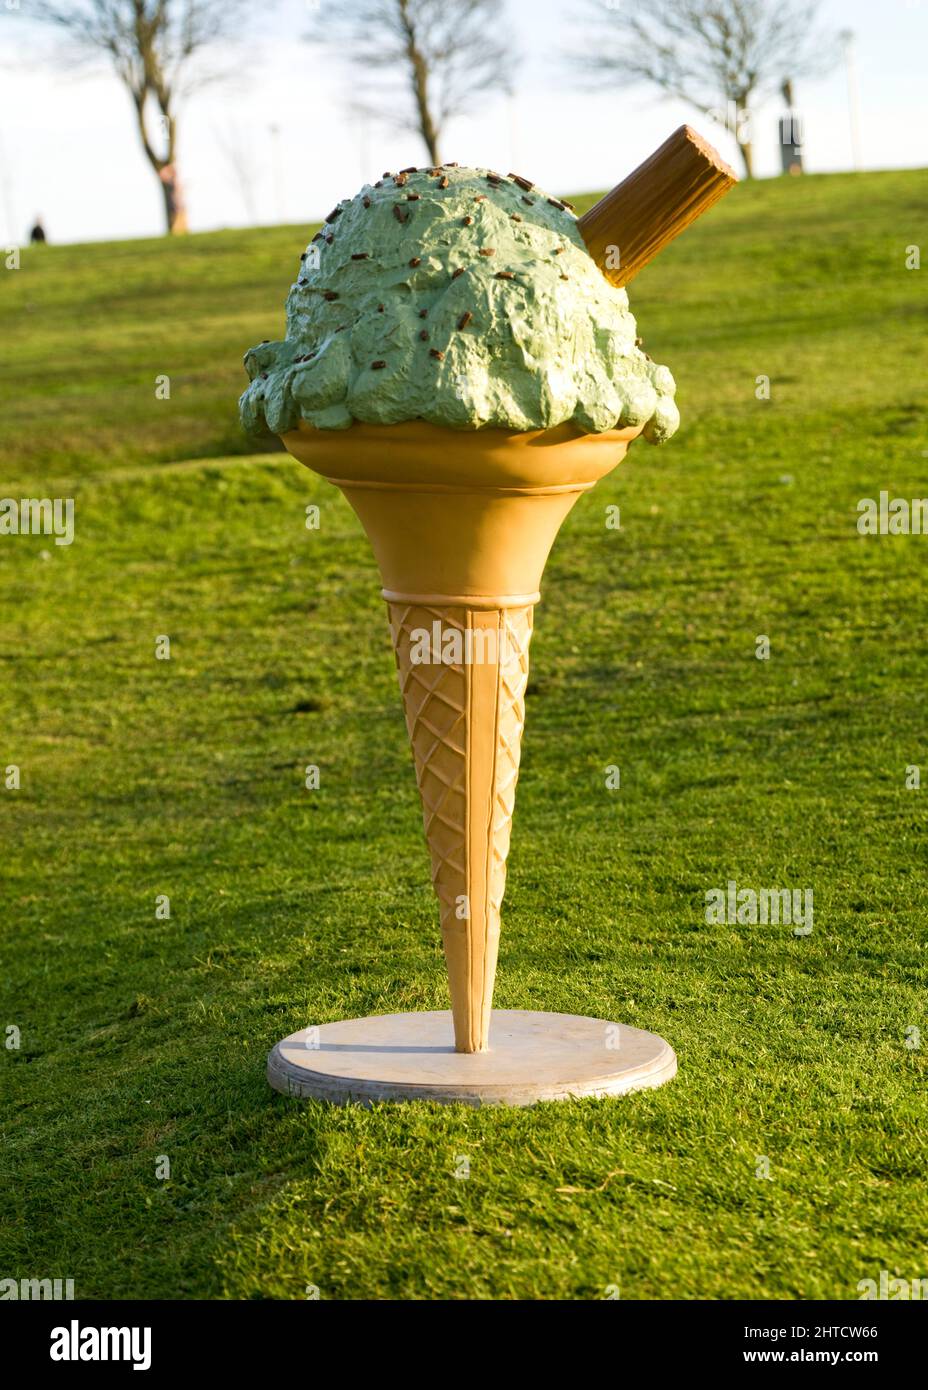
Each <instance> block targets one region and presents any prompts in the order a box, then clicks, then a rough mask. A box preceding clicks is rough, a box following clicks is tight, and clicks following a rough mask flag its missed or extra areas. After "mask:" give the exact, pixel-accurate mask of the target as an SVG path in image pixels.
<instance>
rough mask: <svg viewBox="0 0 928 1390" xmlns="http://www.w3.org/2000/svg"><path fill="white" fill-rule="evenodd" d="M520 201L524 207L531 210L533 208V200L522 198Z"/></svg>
mask: <svg viewBox="0 0 928 1390" xmlns="http://www.w3.org/2000/svg"><path fill="white" fill-rule="evenodd" d="M522 201H523V203H524V204H525V206H526V207H528V208H533V207H534V206H535V199H534V198H526V197H524V196H523V198H522Z"/></svg>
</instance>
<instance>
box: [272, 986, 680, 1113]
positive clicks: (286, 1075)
mask: <svg viewBox="0 0 928 1390" xmlns="http://www.w3.org/2000/svg"><path fill="white" fill-rule="evenodd" d="M453 1037H454V1034H453V1030H452V1024H451V1014H450V1013H448V1012H441V1013H439V1012H432V1013H412V1014H376V1015H374V1016H373V1017H371V1018H356V1019H345V1020H343V1021H342V1022H340V1023H324V1024H322V1025H321V1026H320V1027H318V1028H303V1029H301V1030H300V1032H299V1033H291V1035H290V1037H289V1038H284V1039H283V1041H282V1042H279V1043H278V1044H277V1046H276V1047H275V1048H274V1049H273V1051H272V1052H271V1053H270V1055H269V1056H268V1060H267V1079H268V1081H269V1082H270V1083H271V1085H272V1086H273V1087H274V1088H275V1090H278V1091H283V1093H284V1095H289V1096H302V1097H313V1098H314V1099H317V1100H328V1101H332V1102H333V1103H335V1104H338V1105H341V1104H345V1103H346V1102H348V1101H356V1102H360V1103H361V1104H362V1105H370V1104H372V1103H374V1102H375V1101H385V1100H432V1101H443V1102H445V1103H448V1104H450V1103H452V1102H455V1101H458V1102H462V1103H463V1104H465V1105H534V1104H535V1103H536V1101H540V1100H569V1099H571V1098H572V1097H577V1096H620V1095H624V1094H625V1092H627V1091H638V1090H641V1089H643V1088H644V1087H648V1086H661V1085H662V1084H663V1083H664V1082H665V1081H669V1080H670V1078H671V1077H672V1076H673V1075H674V1073H675V1072H676V1070H677V1059H676V1056H675V1054H674V1051H673V1048H672V1047H671V1046H670V1045H669V1043H666V1042H665V1041H664V1039H663V1038H659V1037H658V1036H657V1034H656V1033H646V1032H644V1031H643V1029H641V1028H628V1027H626V1026H625V1024H623V1023H607V1022H606V1021H605V1020H603V1019H601V1018H578V1017H577V1016H576V1015H574V1014H546V1013H534V1012H529V1011H528V1010H522V1009H496V1010H494V1012H493V1015H492V1019H491V1024H490V1050H489V1052H455V1050H454V1042H453Z"/></svg>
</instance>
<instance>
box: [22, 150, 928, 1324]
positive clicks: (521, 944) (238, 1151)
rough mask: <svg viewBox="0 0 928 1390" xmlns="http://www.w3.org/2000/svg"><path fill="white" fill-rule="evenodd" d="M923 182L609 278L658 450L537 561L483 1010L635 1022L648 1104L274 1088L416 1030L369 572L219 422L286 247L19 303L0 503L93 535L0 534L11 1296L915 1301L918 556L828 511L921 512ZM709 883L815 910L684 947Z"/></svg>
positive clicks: (36, 264) (832, 189)
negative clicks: (163, 1171) (802, 900)
mask: <svg viewBox="0 0 928 1390" xmlns="http://www.w3.org/2000/svg"><path fill="white" fill-rule="evenodd" d="M923 184H924V174H923V172H917V171H916V172H908V173H887V174H876V175H861V176H834V177H829V178H824V177H822V178H803V179H801V180H789V181H782V182H775V183H774V182H768V183H763V184H757V185H756V186H753V187H742V188H739V189H738V190H737V191H736V192H735V193H734V194H733V195H732V196H731V197H730V198H729V199H728V200H727V201H726V202H725V203H724V204H722V205H721V206H720V207H719V208H718V209H717V210H715V211H714V212H713V213H712V214H711V216H710V217H708V218H706V219H705V222H704V223H701V224H700V225H699V226H698V227H695V228H694V229H693V230H692V231H691V232H690V233H688V234H687V235H686V236H685V237H684V238H682V239H681V240H680V242H679V243H677V244H676V245H675V246H674V247H672V248H671V249H670V250H668V251H667V252H666V253H665V254H664V255H663V256H662V257H661V259H660V261H659V262H658V263H656V264H655V265H654V266H653V267H651V268H650V269H649V270H648V271H647V272H646V273H645V274H644V275H643V276H642V277H641V279H640V281H639V282H638V283H636V284H635V286H633V292H632V299H633V306H634V308H635V311H636V313H637V316H638V320H639V327H640V331H641V332H642V334H643V336H644V338H645V343H646V346H647V348H648V350H649V351H650V352H651V353H652V355H653V356H655V357H656V358H657V359H658V360H660V361H664V362H668V363H669V364H670V365H671V367H672V369H673V371H674V374H675V376H676V378H677V381H678V384H679V397H678V399H679V403H680V407H681V411H682V414H683V419H684V426H683V428H682V430H681V432H680V434H679V436H678V437H677V438H676V439H675V440H674V441H673V442H672V443H671V444H670V445H668V446H666V447H664V448H661V449H650V448H648V447H647V446H644V445H640V444H639V445H636V446H635V447H634V448H633V450H632V452H631V454H630V456H629V459H628V461H627V464H626V465H624V466H623V467H622V468H621V469H619V470H618V471H617V473H616V474H613V475H612V476H611V477H610V478H609V479H607V480H606V481H605V482H604V483H603V484H601V485H600V486H599V487H598V488H597V490H596V492H595V493H594V494H593V495H592V496H591V497H588V498H586V499H584V500H583V501H582V502H581V503H580V505H578V507H577V508H576V510H575V511H574V513H573V514H572V515H571V517H570V518H569V519H568V522H567V524H566V525H565V527H564V530H563V532H562V535H561V538H560V540H559V541H558V543H557V545H556V547H555V551H554V554H553V556H552V559H551V561H550V564H549V568H548V571H547V575H546V583H545V590H544V601H543V603H542V605H541V607H540V608H539V610H538V613H537V615H536V618H537V627H536V637H535V641H534V643H533V675H532V684H531V686H530V693H529V697H528V723H527V729H526V736H525V742H524V759H523V771H522V776H521V781H520V788H519V797H518V803H517V811H516V822H515V835H514V839H513V849H512V855H511V861H510V877H509V889H508V894H507V900H506V912H505V926H504V934H503V942H502V951H501V960H500V971H499V978H498V987H497V996H496V1002H497V1004H498V1005H499V1006H501V1007H522V1008H548V1009H554V1010H563V1011H567V1012H576V1013H586V1014H591V1015H598V1016H601V1017H605V1018H619V1019H622V1020H624V1021H625V1022H628V1023H631V1024H635V1025H637V1026H640V1027H647V1028H652V1029H654V1030H656V1031H658V1032H660V1033H662V1034H663V1035H664V1036H666V1037H667V1038H668V1039H669V1040H670V1041H671V1042H672V1044H673V1045H674V1047H675V1048H676V1050H677V1052H678V1055H679V1059H680V1072H679V1074H678V1076H677V1078H676V1079H675V1080H674V1081H673V1082H672V1083H671V1084H670V1085H669V1086H666V1087H664V1088H663V1089H661V1090H658V1091H655V1092H653V1093H642V1094H639V1095H635V1096H631V1097H627V1098H624V1099H621V1100H615V1101H606V1102H576V1103H570V1104H561V1105H547V1106H540V1107H537V1108H536V1109H534V1110H530V1111H513V1112H510V1111H505V1110H485V1111H482V1112H481V1111H471V1110H466V1109H458V1108H445V1109H443V1108H441V1107H429V1106H418V1105H415V1106H407V1107H396V1108H390V1107H385V1108H380V1109H376V1110H373V1111H361V1110H357V1109H326V1108H324V1107H321V1106H317V1105H312V1104H302V1103H298V1102H295V1101H288V1100H286V1099H284V1098H283V1097H281V1096H278V1095H276V1094H274V1093H273V1092H271V1091H270V1090H269V1089H268V1087H267V1085H266V1082H265V1080H264V1058H265V1054H266V1052H267V1051H268V1049H269V1048H270V1046H271V1045H272V1044H273V1043H274V1042H275V1041H276V1040H277V1039H278V1038H279V1037H281V1036H283V1035H284V1034H286V1033H289V1032H291V1031H292V1030H294V1029H296V1028H299V1027H302V1026H304V1025H305V1024H307V1023H309V1022H324V1021H327V1020H330V1019H337V1018H341V1017H346V1016H351V1015H362V1014H365V1013H369V1012H378V1011H392V1010H398V1009H428V1008H436V1007H445V984H444V971H443V964H442V958H441V949H440V940H439V933H438V927H437V920H436V919H437V914H436V910H435V905H434V903H433V900H432V896H431V890H430V888H429V886H428V869H427V858H426V852H425V848H424V844H423V841H422V835H421V821H420V816H419V811H418V804H417V794H416V789H415V780H414V776H413V770H412V764H411V757H410V754H409V751H408V746H407V742H406V735H405V729H404V725H403V717H402V711H401V707H400V701H399V697H398V693H397V690H396V678H395V673H394V669H393V659H392V655H391V651H390V645H389V639H388V634H387V628H386V620H385V614H384V612H383V610H382V604H381V601H380V599H379V598H378V585H377V580H376V575H375V569H374V564H373V560H372V559H371V556H370V554H369V551H368V548H367V545H366V542H365V541H364V540H363V538H362V536H361V534H360V530H359V527H358V525H357V523H356V521H355V520H354V518H353V515H352V514H351V512H350V511H349V509H348V507H347V506H346V504H345V503H344V502H343V501H342V500H341V498H340V497H339V496H338V495H337V494H335V493H334V491H333V490H331V489H330V488H328V487H327V485H326V484H324V483H322V482H321V481H320V480H318V479H316V478H315V477H314V476H313V475H311V474H310V473H308V472H306V471H304V470H302V469H301V468H300V467H299V466H298V465H297V464H295V463H294V462H292V461H291V460H290V459H289V458H288V457H287V456H286V455H283V454H265V455H254V454H253V452H250V451H253V449H254V446H253V445H251V444H249V443H248V442H247V441H246V440H244V439H243V438H242V437H241V436H240V435H239V434H238V427H237V423H236V414H235V400H236V396H237V394H238V391H239V390H240V389H241V386H242V384H243V381H244V377H243V374H242V372H241V369H240V365H239V363H240V355H241V353H242V351H243V350H244V349H245V348H246V347H248V346H249V345H250V344H252V343H253V342H255V341H257V340H258V339H259V338H262V337H274V336H276V335H277V334H278V333H279V331H280V329H281V325H282V305H283V300H284V295H285V290H286V286H287V284H288V283H289V280H290V278H291V275H292V271H293V267H294V265H295V264H296V258H297V256H298V254H299V251H300V249H301V247H302V245H303V244H304V240H305V237H306V233H307V229H306V228H299V229H296V228H279V229H274V230H270V231H255V232H248V233H221V234H215V235H208V236H198V237H190V238H189V239H187V240H185V241H178V242H174V243H167V242H160V241H159V242H135V243H126V244H123V245H118V246H112V245H106V246H88V247H68V248H53V247H52V248H45V249H42V248H39V249H37V250H32V251H28V252H27V253H25V254H24V257H23V263H22V268H21V269H20V270H19V271H18V272H15V273H14V272H6V271H4V272H3V279H2V281H0V287H2V294H3V298H2V300H0V314H2V328H3V332H2V335H0V365H2V372H3V375H2V379H3V381H4V382H6V383H7V384H8V385H7V392H6V396H7V398H6V399H5V401H4V405H3V418H4V437H5V440H6V446H5V458H4V463H3V476H4V482H3V484H2V485H0V493H2V494H3V495H13V496H18V495H21V490H26V489H28V491H29V494H30V495H36V494H45V495H61V494H62V493H63V492H65V490H66V489H67V490H69V491H68V492H67V495H73V496H74V497H75V499H76V526H77V539H76V540H75V543H74V545H73V546H71V547H70V548H64V547H56V546H55V545H54V544H50V543H49V542H48V541H47V540H45V539H43V538H40V537H20V538H8V537H4V538H0V601H2V609H0V768H2V767H5V766H6V765H8V764H12V763H15V764H17V765H19V766H20V768H21V775H22V787H21V789H20V790H18V791H8V790H3V789H0V835H2V844H3V847H4V850H3V856H2V874H3V882H2V888H0V901H2V905H3V934H2V952H0V982H2V983H0V1000H2V1009H0V1025H2V1026H3V1027H4V1028H5V1027H7V1026H8V1025H16V1026H17V1027H18V1028H19V1029H20V1030H21V1047H20V1049H19V1050H18V1051H17V1050H5V1051H4V1052H3V1054H2V1058H0V1066H2V1085H3V1095H4V1100H3V1109H2V1114H3V1133H2V1158H0V1165H2V1168H0V1191H2V1213H3V1219H2V1222H0V1277H3V1278H5V1277H16V1278H19V1277H41V1276H48V1277H52V1276H54V1275H60V1276H62V1277H73V1278H74V1279H75V1283H76V1292H77V1294H78V1296H79V1297H105V1298H124V1297H144V1296H147V1297H155V1298H180V1297H228V1298H302V1297H305V1294H306V1286H307V1285H316V1286H317V1287H318V1288H319V1290H320V1292H321V1295H322V1297H323V1298H347V1299H359V1298H388V1297H401V1298H413V1299H416V1298H466V1297H478V1298H490V1297H496V1298H505V1299H524V1298H529V1299H534V1298H554V1299H573V1298H602V1297H604V1296H605V1291H606V1288H607V1286H609V1285H619V1286H620V1288H621V1294H622V1297H623V1298H626V1299H642V1298H658V1299H666V1298H712V1299H716V1298H735V1297H744V1298H771V1297H787V1298H814V1297H820V1298H839V1299H841V1298H855V1297H856V1296H857V1295H856V1284H857V1281H858V1280H860V1279H862V1278H868V1277H873V1278H878V1277H879V1271H880V1270H881V1269H888V1270H889V1271H890V1272H891V1273H897V1274H900V1275H902V1276H903V1277H907V1278H910V1279H911V1278H920V1277H923V1276H926V1275H928V1267H926V1256H925V1249H924V1230H925V1227H926V1222H928V1189H926V1185H925V1181H924V1173H925V1166H926V1139H925V1134H926V1126H925V1119H926V1103H925V1094H926V1092H925V1047H928V1013H926V993H925V988H926V984H928V970H926V964H925V942H926V930H925V928H926V910H928V890H926V878H925V862H926V848H928V845H926V816H925V811H924V797H925V795H926V794H928V792H926V790H924V789H923V790H922V791H913V790H907V789H906V787H905V769H906V767H907V766H908V765H911V764H916V765H920V766H921V769H922V775H923V776H925V777H928V727H926V723H925V693H924V692H925V682H926V677H928V661H926V649H925V641H924V634H925V630H926V622H928V598H926V584H925V580H926V575H928V538H924V537H909V538H905V537H897V538H862V537H859V536H858V535H857V533H856V529H855V519H856V510H855V508H856V502H857V500H858V498H860V497H863V496H876V495H877V493H878V492H879V490H880V489H881V488H886V489H888V490H889V491H890V492H891V493H893V494H894V495H899V496H904V497H909V498H911V497H914V496H919V495H922V494H923V493H924V492H925V490H926V489H925V482H924V480H925V472H926V458H928V434H926V429H925V417H924V394H925V393H924V379H923V377H924V372H923V365H924V355H923V354H924V339H925V332H926V327H928V293H926V288H925V286H926V280H925V278H924V277H925V274H926V272H915V271H907V270H906V269H905V266H904V261H905V248H906V246H908V245H910V244H913V243H919V242H920V241H921V243H922V247H923V250H924V224H925V201H924V191H923ZM217 301H220V302H219V303H218V304H217ZM159 373H167V374H168V375H169V376H170V377H171V382H172V392H171V399H170V400H169V401H157V400H156V399H155V394H154V380H155V377H156V375H158V374H159ZM759 375H767V376H769V377H770V380H771V388H772V396H771V399H770V400H769V401H763V400H758V399H756V397H755V378H756V377H758V376H759ZM10 387H11V388H12V389H10ZM176 460H188V461H192V462H188V463H187V464H186V465H184V466H180V467H172V466H170V465H171V464H172V462H174V461H176ZM22 495H25V493H23V494H22ZM313 501H315V502H318V503H319V504H320V506H321V508H322V524H321V529H320V530H319V531H318V532H311V531H307V530H306V529H305V526H304V508H305V506H306V504H307V503H309V502H313ZM612 503H618V504H620V506H621V512H622V530H621V531H619V532H614V531H610V530H607V529H606V526H605V524H604V522H605V507H606V506H607V505H608V504H612ZM162 633H165V634H169V635H170V637H171V640H172V659H171V660H170V661H156V660H155V657H154V651H155V639H156V636H157V635H158V634H162ZM759 634H766V635H768V636H769V637H770V641H771V648H772V654H771V659H770V660H769V661H767V662H761V661H758V660H756V659H755V656H754V650H755V637H756V636H757V635H759ZM309 762H313V763H317V764H318V765H319V766H320V768H321V770H322V785H321V787H320V789H319V790H318V791H316V792H308V791H306V790H304V788H303V779H302V769H303V768H304V767H305V765H306V764H307V763H309ZM610 763H617V764H619V765H620V767H621V770H622V786H621V790H620V791H616V792H609V791H607V790H606V788H605V785H604V781H605V776H604V768H605V766H606V765H607V764H610ZM729 879H736V880H737V881H738V882H739V883H742V884H745V885H750V886H754V887H761V886H774V885H776V886H780V885H782V886H791V887H812V888H813V889H814V894H815V928H814V931H813V933H812V935H811V936H810V937H807V938H798V937H795V936H793V935H792V934H791V932H790V931H789V929H788V928H786V929H784V928H777V927H772V926H771V927H760V926H757V927H750V926H743V927H739V926H732V927H729V926H723V927H717V926H708V925H707V924H706V922H705V916H704V905H705V893H706V890H707V889H708V888H711V887H714V886H717V885H718V886H721V885H724V884H725V883H726V882H727V881H728V880H729ZM161 893H166V894H169V896H170V900H171V917H170V920H158V919H156V917H155V899H156V896H157V895H158V894H161ZM913 1026H914V1027H917V1028H920V1029H921V1031H922V1034H923V1036H924V1037H925V1039H926V1043H925V1046H923V1047H922V1048H921V1049H910V1048H907V1047H906V1030H907V1029H909V1028H911V1027H913ZM159 1155H167V1156H168V1158H169V1159H170V1162H171V1177H170V1180H169V1181H159V1180H157V1179H156V1176H155V1170H156V1162H157V1160H158V1157H159ZM461 1155H466V1156H467V1157H468V1158H469V1160H470V1172H471V1175H470V1177H469V1178H468V1179H464V1180H462V1179H457V1178H456V1177H455V1170H456V1168H457V1165H458V1161H459V1156H461ZM760 1155H765V1156H767V1157H768V1158H769V1160H770V1171H771V1179H770V1180H769V1181H765V1180H761V1179H758V1177H756V1176H755V1173H756V1168H757V1163H758V1156H760Z"/></svg>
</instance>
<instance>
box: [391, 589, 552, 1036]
mask: <svg viewBox="0 0 928 1390" xmlns="http://www.w3.org/2000/svg"><path fill="white" fill-rule="evenodd" d="M389 609H390V626H391V629H392V633H393V646H394V650H395V652H396V661H397V667H398V670H399V679H400V689H401V691H402V694H403V704H404V708H405V711H406V727H407V729H408V731H409V738H410V741H411V743H412V748H413V754H414V756H415V760H416V777H417V779H418V783H419V792H420V795H421V797H422V811H423V820H424V823H425V834H426V839H427V841H428V846H429V851H430V854H431V858H432V883H433V885H434V888H435V892H436V893H437V895H438V900H439V904H440V908H441V925H442V936H443V940H444V946H445V957H446V960H447V964H448V977H449V983H450V987H451V1005H452V1011H453V1014H454V1026H455V1045H456V1047H457V1049H458V1051H463V1052H480V1051H483V1050H485V1049H486V1047H487V1034H488V1029H489V1020H490V1007H491V1004H492V998H493V980H494V976H495V973H496V956H497V949H498V944H499V919H500V908H501V906H502V901H503V894H504V892H505V888H506V856H507V854H508V853H509V837H510V831H511V827H512V813H513V808H514V805H515V793H516V781H517V778H518V775H519V751H520V746H521V740H522V728H523V725H524V723H525V687H526V683H527V681H528V648H529V641H530V639H531V635H532V609H531V607H521V608H497V609H490V610H482V609H471V608H463V607H451V606H448V607H431V606H425V605H422V604H414V603H399V602H394V603H390V605H389Z"/></svg>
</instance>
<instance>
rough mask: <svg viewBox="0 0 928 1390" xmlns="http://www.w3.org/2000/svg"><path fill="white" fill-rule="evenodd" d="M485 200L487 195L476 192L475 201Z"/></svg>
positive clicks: (483, 201) (481, 201)
mask: <svg viewBox="0 0 928 1390" xmlns="http://www.w3.org/2000/svg"><path fill="white" fill-rule="evenodd" d="M486 200H487V195H486V194H485V193H478V194H477V196H476V197H475V198H474V202H475V203H485V202H486Z"/></svg>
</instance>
